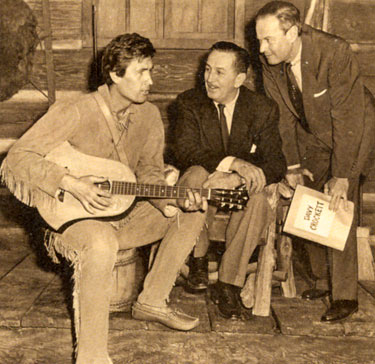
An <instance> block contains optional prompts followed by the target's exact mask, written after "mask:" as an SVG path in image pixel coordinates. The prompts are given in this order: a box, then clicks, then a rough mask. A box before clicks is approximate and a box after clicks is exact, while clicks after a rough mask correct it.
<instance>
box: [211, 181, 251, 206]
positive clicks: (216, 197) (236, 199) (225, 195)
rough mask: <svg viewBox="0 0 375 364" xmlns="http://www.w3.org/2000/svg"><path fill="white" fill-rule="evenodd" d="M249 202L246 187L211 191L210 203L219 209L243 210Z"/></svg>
mask: <svg viewBox="0 0 375 364" xmlns="http://www.w3.org/2000/svg"><path fill="white" fill-rule="evenodd" d="M248 200H249V194H248V193H247V189H246V186H245V185H243V186H240V187H238V188H236V189H233V190H228V189H224V188H215V189H211V196H210V201H212V202H214V204H215V205H217V206H219V207H224V208H227V209H229V210H242V209H243V208H244V207H245V206H246V204H247V201H248Z"/></svg>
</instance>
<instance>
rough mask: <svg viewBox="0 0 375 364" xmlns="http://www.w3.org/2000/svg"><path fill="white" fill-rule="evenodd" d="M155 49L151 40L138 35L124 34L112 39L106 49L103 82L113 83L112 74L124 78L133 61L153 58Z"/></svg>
mask: <svg viewBox="0 0 375 364" xmlns="http://www.w3.org/2000/svg"><path fill="white" fill-rule="evenodd" d="M155 52H156V51H155V48H154V47H153V45H152V43H151V42H150V40H149V39H147V38H144V37H142V36H140V35H139V34H137V33H132V34H122V35H119V36H117V37H116V38H114V39H112V41H111V42H110V43H109V44H108V45H107V46H106V47H105V49H104V52H103V57H102V74H103V80H104V82H105V83H106V84H107V85H111V84H112V83H113V81H112V79H111V76H110V74H109V73H110V72H116V75H117V76H119V77H123V76H124V74H125V71H126V68H127V66H128V65H129V63H130V62H131V61H132V60H133V59H139V60H141V59H143V58H146V57H153V56H154V54H155Z"/></svg>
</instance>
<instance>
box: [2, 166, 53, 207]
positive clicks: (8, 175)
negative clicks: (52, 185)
mask: <svg viewBox="0 0 375 364" xmlns="http://www.w3.org/2000/svg"><path fill="white" fill-rule="evenodd" d="M0 177H1V181H2V182H3V183H4V184H5V185H6V186H7V187H8V189H9V191H10V192H11V193H12V194H13V195H14V197H16V198H17V200H19V201H21V202H22V203H24V204H25V205H27V206H30V207H36V206H37V205H39V206H42V205H43V206H46V208H50V209H52V208H53V206H54V197H51V196H50V195H48V194H47V193H45V192H43V191H42V190H40V189H38V188H37V187H36V186H33V185H31V184H30V183H28V182H25V181H22V180H20V179H19V178H17V177H15V175H14V173H13V172H12V170H11V169H10V167H9V165H8V163H7V160H6V159H4V161H3V163H2V165H1V167H0Z"/></svg>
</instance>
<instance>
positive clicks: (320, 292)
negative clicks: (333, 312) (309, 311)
mask: <svg viewBox="0 0 375 364" xmlns="http://www.w3.org/2000/svg"><path fill="white" fill-rule="evenodd" d="M327 296H329V291H327V290H325V289H318V288H311V289H308V290H306V291H304V292H302V298H303V299H304V300H308V301H312V300H317V299H319V298H323V297H327Z"/></svg>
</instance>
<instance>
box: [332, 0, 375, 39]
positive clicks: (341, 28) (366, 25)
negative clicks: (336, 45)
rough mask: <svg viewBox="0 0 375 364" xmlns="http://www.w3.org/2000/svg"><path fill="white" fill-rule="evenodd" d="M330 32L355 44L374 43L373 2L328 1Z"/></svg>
mask: <svg viewBox="0 0 375 364" xmlns="http://www.w3.org/2000/svg"><path fill="white" fill-rule="evenodd" d="M329 14H330V30H331V32H332V33H334V34H337V35H339V36H341V37H343V38H344V39H346V40H348V41H350V42H355V43H367V42H370V43H375V21H374V20H375V1H374V0H355V1H354V0H330V5H329Z"/></svg>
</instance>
